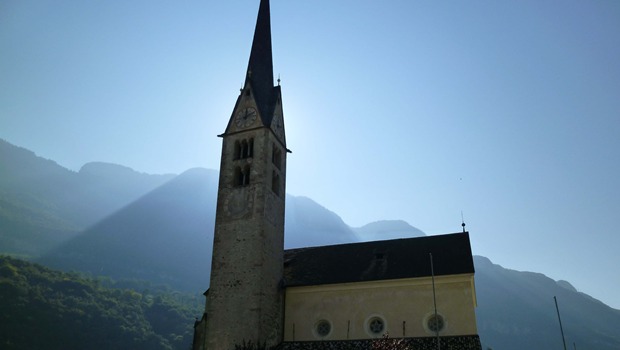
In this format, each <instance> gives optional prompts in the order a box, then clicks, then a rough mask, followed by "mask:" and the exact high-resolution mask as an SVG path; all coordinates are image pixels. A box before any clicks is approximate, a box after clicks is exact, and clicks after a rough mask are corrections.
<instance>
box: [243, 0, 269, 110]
mask: <svg viewBox="0 0 620 350" xmlns="http://www.w3.org/2000/svg"><path fill="white" fill-rule="evenodd" d="M247 84H250V85H251V86H252V90H253V92H254V96H255V97H256V102H257V103H258V104H259V106H258V107H259V109H260V110H261V112H262V113H261V114H268V113H269V111H268V110H267V109H268V106H269V105H271V103H272V93H273V87H274V86H273V60H272V57H271V16H270V13H269V0H261V2H260V7H259V9H258V18H257V19H256V28H255V30H254V40H253V41H252V51H251V53H250V62H249V63H248V70H247V74H246V86H247ZM261 116H262V117H263V119H270V118H271V116H269V115H261Z"/></svg>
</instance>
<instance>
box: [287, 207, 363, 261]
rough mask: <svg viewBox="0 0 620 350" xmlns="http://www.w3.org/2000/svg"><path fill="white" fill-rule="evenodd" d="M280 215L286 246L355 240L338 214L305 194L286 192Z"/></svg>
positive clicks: (296, 246)
mask: <svg viewBox="0 0 620 350" xmlns="http://www.w3.org/2000/svg"><path fill="white" fill-rule="evenodd" d="M284 219H285V221H284V222H285V232H286V234H285V236H284V245H285V246H286V248H287V249H288V248H299V247H311V246H320V245H328V244H339V243H350V242H356V241H358V240H359V239H358V237H357V236H356V235H355V233H354V232H353V230H352V229H351V228H350V227H349V226H347V224H345V223H344V221H342V219H341V218H340V216H338V215H336V214H335V213H334V212H332V211H329V210H327V209H325V208H324V207H323V206H321V205H320V204H318V203H317V202H315V201H313V200H312V199H310V198H307V197H295V196H291V195H287V196H286V214H285V218H284Z"/></svg>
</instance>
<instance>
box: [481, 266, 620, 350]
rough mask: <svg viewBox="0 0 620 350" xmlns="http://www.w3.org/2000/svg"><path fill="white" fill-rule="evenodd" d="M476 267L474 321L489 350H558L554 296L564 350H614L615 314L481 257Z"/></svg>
mask: <svg viewBox="0 0 620 350" xmlns="http://www.w3.org/2000/svg"><path fill="white" fill-rule="evenodd" d="M474 263H475V267H476V277H475V278H476V293H477V297H478V308H477V310H476V318H477V320H478V330H479V333H480V337H481V339H482V342H483V343H484V344H485V345H486V346H489V347H491V348H493V349H506V350H522V349H561V348H562V336H561V332H560V326H559V322H558V317H557V312H556V308H555V303H554V300H553V297H554V296H556V297H557V300H558V305H559V309H560V316H561V318H562V325H563V328H564V334H565V338H566V343H567V347H569V348H570V349H572V348H573V343H575V346H576V348H577V349H599V350H603V349H605V350H607V349H608V350H612V349H620V332H619V330H620V310H615V309H612V308H610V307H609V306H607V305H605V304H603V303H602V302H600V301H598V300H596V299H594V298H592V297H590V296H588V295H586V294H584V293H580V292H578V291H577V290H576V289H575V288H574V287H573V286H572V285H570V284H569V283H568V282H566V281H558V282H556V281H554V280H552V279H550V278H548V277H546V276H545V275H543V274H540V273H534V272H521V271H514V270H509V269H505V268H503V267H501V266H499V265H495V264H493V263H492V262H491V261H490V260H489V259H487V258H485V257H481V256H476V257H475V258H474Z"/></svg>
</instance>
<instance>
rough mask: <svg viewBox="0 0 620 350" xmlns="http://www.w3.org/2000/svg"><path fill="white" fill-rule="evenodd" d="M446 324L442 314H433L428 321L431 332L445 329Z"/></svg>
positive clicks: (427, 324)
mask: <svg viewBox="0 0 620 350" xmlns="http://www.w3.org/2000/svg"><path fill="white" fill-rule="evenodd" d="M444 325H445V322H444V320H443V317H441V315H432V316H431V317H429V318H428V320H427V321H426V327H428V329H429V330H430V331H431V332H440V331H441V330H442V329H443V327H444Z"/></svg>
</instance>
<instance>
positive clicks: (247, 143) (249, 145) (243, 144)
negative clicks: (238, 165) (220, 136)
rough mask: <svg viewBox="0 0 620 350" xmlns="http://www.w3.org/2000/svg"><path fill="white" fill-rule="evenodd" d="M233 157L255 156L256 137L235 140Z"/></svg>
mask: <svg viewBox="0 0 620 350" xmlns="http://www.w3.org/2000/svg"><path fill="white" fill-rule="evenodd" d="M233 151H234V155H233V159H235V160H237V159H246V158H252V157H253V156H254V139H253V138H250V139H249V140H241V141H238V140H237V141H235V148H234V150H233Z"/></svg>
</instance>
